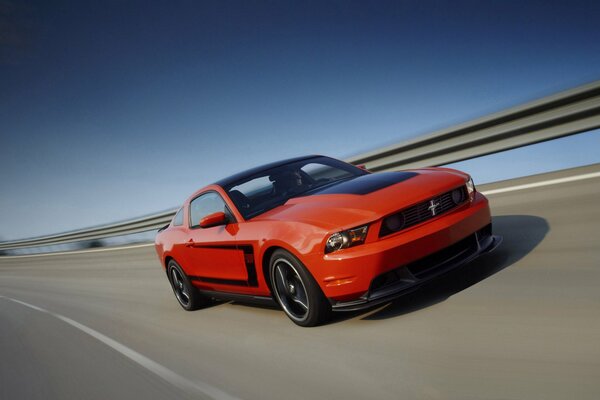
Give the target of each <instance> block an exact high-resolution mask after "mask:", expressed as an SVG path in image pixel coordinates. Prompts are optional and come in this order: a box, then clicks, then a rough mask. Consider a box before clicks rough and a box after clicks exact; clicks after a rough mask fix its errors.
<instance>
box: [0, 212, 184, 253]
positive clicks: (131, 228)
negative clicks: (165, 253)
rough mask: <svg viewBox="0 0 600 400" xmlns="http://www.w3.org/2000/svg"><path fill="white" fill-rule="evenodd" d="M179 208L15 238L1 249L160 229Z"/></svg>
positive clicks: (2, 245) (3, 243)
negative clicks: (77, 228) (34, 236)
mask: <svg viewBox="0 0 600 400" xmlns="http://www.w3.org/2000/svg"><path fill="white" fill-rule="evenodd" d="M175 211H177V210H171V211H165V212H161V213H157V214H152V215H147V216H144V217H139V218H136V219H131V220H127V221H122V222H117V223H113V224H107V225H102V226H96V227H93V228H86V229H79V230H75V231H69V232H64V233H59V234H54V235H48V236H40V237H36V238H31V239H22V240H14V241H10V242H2V243H0V250H12V249H20V248H24V247H32V246H44V245H55V244H63V243H70V242H75V241H84V240H94V239H102V238H107V237H112V236H117V235H128V234H133V233H139V232H145V231H149V230H151V229H158V228H160V227H161V226H164V225H166V224H167V223H169V222H170V221H171V218H173V215H174V214H175Z"/></svg>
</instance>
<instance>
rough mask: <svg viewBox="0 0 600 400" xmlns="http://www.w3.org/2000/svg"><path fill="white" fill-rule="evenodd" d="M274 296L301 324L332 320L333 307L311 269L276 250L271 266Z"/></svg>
mask: <svg viewBox="0 0 600 400" xmlns="http://www.w3.org/2000/svg"><path fill="white" fill-rule="evenodd" d="M269 272H270V277H271V284H272V287H273V297H275V300H277V302H278V303H279V305H281V308H283V311H284V312H285V313H286V314H287V316H288V317H289V318H290V319H291V320H292V321H293V322H294V323H295V324H297V325H300V326H315V325H319V324H321V323H323V322H326V321H327V320H329V319H330V318H331V306H330V305H329V302H328V301H327V299H326V298H325V296H324V295H323V292H322V291H321V288H320V287H319V285H318V284H317V283H316V282H315V280H314V278H313V277H312V276H311V275H310V273H309V272H308V270H307V269H306V267H305V266H304V265H302V263H301V262H300V261H299V260H298V259H297V258H296V257H294V256H293V255H291V254H290V253H288V252H287V251H285V250H276V251H275V252H274V253H273V256H272V257H271V262H270V264H269Z"/></svg>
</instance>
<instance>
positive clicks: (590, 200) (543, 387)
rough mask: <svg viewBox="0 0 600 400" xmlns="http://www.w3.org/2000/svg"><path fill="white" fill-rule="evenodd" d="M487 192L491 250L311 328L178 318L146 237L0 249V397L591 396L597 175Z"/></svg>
mask: <svg viewBox="0 0 600 400" xmlns="http://www.w3.org/2000/svg"><path fill="white" fill-rule="evenodd" d="M589 170H590V169H589V168H588V169H587V170H583V172H589ZM592 170H594V171H598V170H600V168H599V167H598V166H595V167H594V168H592ZM579 173H582V172H581V171H580V170H575V171H568V172H561V173H559V174H554V175H549V176H543V177H534V178H527V179H521V180H519V181H518V182H517V183H518V184H522V183H527V182H530V181H536V180H544V179H551V178H553V177H557V176H558V177H560V176H565V175H566V176H568V175H574V174H579ZM514 184H515V182H510V181H509V182H503V183H501V184H497V185H495V186H494V188H498V187H505V186H511V185H514ZM489 197H490V200H491V205H492V212H493V214H494V216H495V217H494V228H495V232H496V233H498V234H500V235H503V236H504V242H503V244H502V245H501V247H499V248H498V249H497V250H496V251H495V252H494V253H491V254H488V255H486V256H484V257H482V258H480V259H479V260H477V261H475V262H474V263H472V264H470V265H468V266H466V267H464V268H462V269H460V270H458V271H456V272H454V273H452V274H451V275H448V276H447V277H445V278H443V279H442V280H439V281H437V282H434V283H432V284H430V285H428V286H426V287H424V288H422V289H421V290H419V291H417V292H415V293H412V294H411V295H409V296H407V297H405V298H402V299H399V300H397V301H395V302H393V303H391V304H388V305H386V306H383V307H380V308H377V309H375V310H371V311H369V312H363V313H354V314H341V315H339V316H338V317H337V318H336V319H335V320H334V321H333V322H332V323H331V324H329V325H326V326H322V327H317V328H299V327H297V326H295V325H294V324H292V323H291V322H290V321H289V320H288V319H287V317H286V316H285V315H284V314H283V312H281V311H279V310H277V309H271V308H265V307H256V306H249V305H241V304H236V303H224V304H220V305H217V306H214V307H211V308H208V309H204V310H200V311H196V312H192V313H188V312H185V311H183V310H182V309H181V308H180V307H179V305H178V304H177V302H176V301H175V298H174V296H173V293H172V291H171V289H170V287H169V285H168V283H167V280H166V278H165V276H164V275H163V272H162V270H161V268H160V266H159V263H158V261H157V260H156V257H155V254H154V250H153V249H152V248H150V247H146V248H138V249H128V250H117V251H105V252H95V253H89V254H73V255H53V256H41V257H22V258H0V296H5V297H2V298H0V360H1V362H0V399H131V398H136V399H138V398H139V399H144V398H147V399H178V398H210V397H219V398H221V397H223V398H225V397H227V396H229V397H230V398H241V399H277V400H280V399H308V398H311V399H460V400H466V399H477V400H480V399H495V400H497V399H528V400H530V399H544V400H546V399H594V400H596V399H598V398H600V234H599V233H598V232H597V229H598V226H599V224H598V223H599V221H600V207H599V204H600V178H594V179H586V180H581V181H575V182H567V183H561V184H555V185H551V186H544V187H538V188H532V189H524V190H519V191H513V192H506V193H498V194H493V195H490V196H489ZM9 299H15V300H19V301H21V302H25V303H26V304H23V303H18V302H15V301H12V300H9ZM31 306H34V307H41V308H42V309H35V308H32V307H31ZM86 329H87V331H86Z"/></svg>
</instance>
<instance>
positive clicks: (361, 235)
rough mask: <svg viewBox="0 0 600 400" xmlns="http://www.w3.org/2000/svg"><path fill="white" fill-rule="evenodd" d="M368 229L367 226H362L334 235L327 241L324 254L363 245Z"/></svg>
mask: <svg viewBox="0 0 600 400" xmlns="http://www.w3.org/2000/svg"><path fill="white" fill-rule="evenodd" d="M368 229H369V225H363V226H359V227H358V228H353V229H348V230H347V231H341V232H336V233H334V234H333V235H331V236H329V239H327V243H326V244H325V253H331V252H332V251H338V250H341V249H345V248H347V247H352V246H356V245H358V244H362V243H364V242H365V238H366V237H367V231H368Z"/></svg>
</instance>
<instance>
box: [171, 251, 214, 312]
mask: <svg viewBox="0 0 600 400" xmlns="http://www.w3.org/2000/svg"><path fill="white" fill-rule="evenodd" d="M167 274H168V277H169V282H171V287H172V288H173V293H174V294H175V298H176V299H177V301H178V302H179V305H180V306H181V307H183V309H184V310H187V311H193V310H197V309H198V308H200V307H202V306H204V305H206V304H208V303H209V302H210V299H208V298H206V297H204V296H202V294H200V292H199V291H198V289H197V288H196V287H195V286H194V285H192V282H190V280H189V278H188V277H187V275H186V274H185V272H183V269H181V267H180V266H179V264H177V263H176V262H175V260H171V261H169V264H168V265H167Z"/></svg>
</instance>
